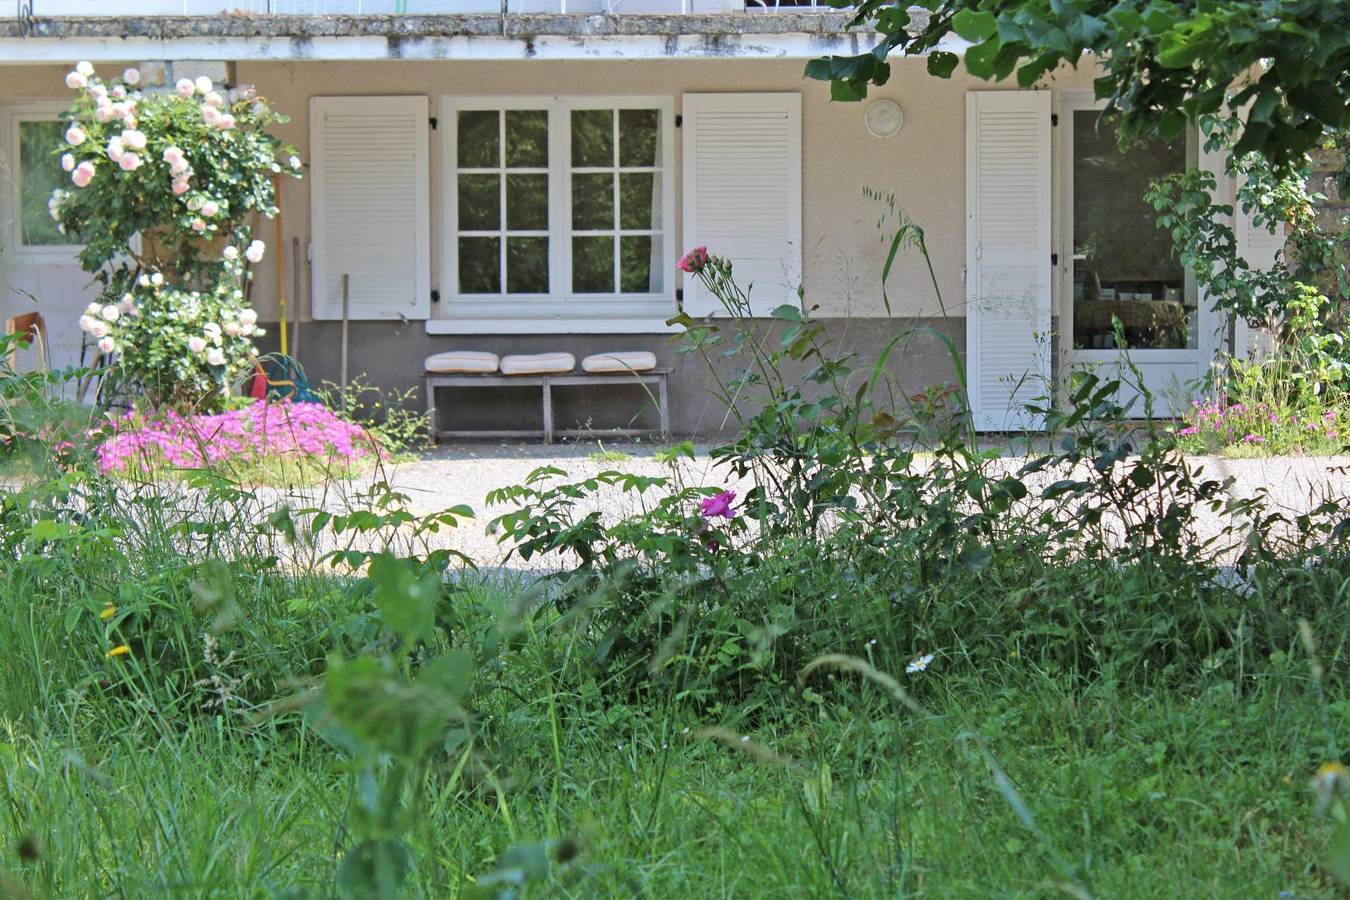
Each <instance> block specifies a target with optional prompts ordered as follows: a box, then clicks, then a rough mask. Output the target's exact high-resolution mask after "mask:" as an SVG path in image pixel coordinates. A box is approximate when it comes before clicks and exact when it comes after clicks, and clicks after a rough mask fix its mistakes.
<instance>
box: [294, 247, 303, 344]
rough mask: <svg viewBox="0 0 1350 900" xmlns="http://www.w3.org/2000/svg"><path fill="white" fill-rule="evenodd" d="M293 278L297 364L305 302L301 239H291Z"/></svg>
mask: <svg viewBox="0 0 1350 900" xmlns="http://www.w3.org/2000/svg"><path fill="white" fill-rule="evenodd" d="M291 278H292V279H293V283H294V286H293V287H292V289H291V298H292V301H293V302H294V303H295V327H294V328H292V329H291V358H292V359H294V360H295V361H296V362H299V361H300V316H301V314H302V313H303V307H304V302H303V300H302V299H301V298H302V294H301V291H300V239H299V238H298V237H293V238H291Z"/></svg>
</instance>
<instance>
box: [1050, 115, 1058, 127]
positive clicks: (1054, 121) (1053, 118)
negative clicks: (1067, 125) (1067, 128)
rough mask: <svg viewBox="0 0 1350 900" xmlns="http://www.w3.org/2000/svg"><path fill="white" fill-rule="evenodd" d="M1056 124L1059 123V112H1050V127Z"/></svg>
mask: <svg viewBox="0 0 1350 900" xmlns="http://www.w3.org/2000/svg"><path fill="white" fill-rule="evenodd" d="M1058 124H1059V113H1051V114H1050V127H1051V128H1053V127H1054V126H1056V125H1058Z"/></svg>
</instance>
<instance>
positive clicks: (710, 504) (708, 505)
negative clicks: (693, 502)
mask: <svg viewBox="0 0 1350 900" xmlns="http://www.w3.org/2000/svg"><path fill="white" fill-rule="evenodd" d="M734 502H736V492H735V491H721V492H719V493H716V494H713V495H712V496H711V497H704V498H703V500H702V501H700V502H699V513H700V514H701V515H702V516H703V518H705V519H716V518H719V517H720V518H723V519H734V518H736V510H734V509H732V508H731V504H732V503H734Z"/></svg>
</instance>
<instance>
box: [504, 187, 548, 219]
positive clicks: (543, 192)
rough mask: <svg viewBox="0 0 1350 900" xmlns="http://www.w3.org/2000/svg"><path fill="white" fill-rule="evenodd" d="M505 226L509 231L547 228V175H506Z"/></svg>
mask: <svg viewBox="0 0 1350 900" xmlns="http://www.w3.org/2000/svg"><path fill="white" fill-rule="evenodd" d="M506 227H507V229H508V230H510V231H547V230H548V176H547V175H507V176H506Z"/></svg>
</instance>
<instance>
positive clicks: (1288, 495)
mask: <svg viewBox="0 0 1350 900" xmlns="http://www.w3.org/2000/svg"><path fill="white" fill-rule="evenodd" d="M658 449H659V447H657V446H652V445H649V444H623V445H617V446H616V445H609V444H606V445H597V444H595V443H584V444H562V445H555V446H542V445H538V444H486V443H484V444H472V443H466V444H456V445H450V446H444V447H441V448H438V449H437V450H436V451H434V452H432V453H428V454H427V455H426V456H425V457H423V458H421V459H418V460H416V461H413V462H405V463H401V464H398V465H393V466H390V467H389V468H388V469H386V470H385V471H383V472H382V473H378V474H377V475H376V476H373V477H374V478H380V477H383V478H386V479H388V481H389V483H390V484H391V485H393V487H394V488H395V489H396V490H398V491H399V492H400V493H403V494H405V495H407V497H408V498H409V501H408V502H409V508H410V511H412V512H414V513H416V514H426V513H432V512H436V511H439V510H443V509H446V508H448V507H451V506H454V505H457V504H466V505H468V506H470V507H472V508H473V509H474V511H475V512H476V513H477V516H478V518H477V520H476V521H472V522H466V523H465V524H464V525H463V526H461V527H460V528H459V529H457V530H456V531H455V532H454V533H453V534H452V535H449V536H448V538H447V543H448V544H449V545H450V546H453V547H454V548H455V549H458V550H460V551H461V552H464V553H466V554H468V555H469V556H470V557H472V558H474V559H475V560H477V561H478V562H479V563H480V564H482V565H485V566H496V565H500V564H501V563H502V561H503V556H504V548H503V547H502V546H501V545H500V544H499V543H498V541H497V538H496V536H494V535H491V534H488V533H486V526H487V523H488V522H489V520H491V519H492V518H493V517H494V516H497V515H500V514H501V513H502V512H505V511H506V508H504V507H497V508H493V507H489V506H487V504H486V503H485V499H484V498H485V495H486V494H487V492H488V491H490V490H492V489H494V488H498V487H503V486H507V485H513V484H521V483H523V482H524V481H525V480H526V479H527V478H528V477H529V475H530V473H531V472H532V471H534V470H535V469H536V468H538V467H540V466H554V467H557V468H559V469H563V470H566V471H567V473H568V476H567V477H566V479H561V480H567V481H575V480H580V479H583V478H586V477H588V476H591V475H595V474H597V473H599V472H602V471H606V470H611V469H612V470H618V471H622V472H631V473H634V474H641V475H653V476H654V475H667V474H669V468H668V467H667V466H666V465H664V464H663V463H661V462H659V461H658V460H657V459H656V458H655V454H656V452H657V450H658ZM616 451H617V452H618V453H622V454H623V455H622V456H618V455H617V454H616ZM706 451H707V448H698V455H697V456H696V458H695V459H693V460H684V461H682V462H681V464H680V471H681V475H682V477H683V478H684V479H685V480H686V482H687V483H689V484H693V485H706V486H718V487H724V486H725V487H732V488H738V489H740V490H741V491H742V492H743V491H744V490H745V489H746V488H747V487H748V485H737V484H735V483H734V482H733V481H732V480H731V479H729V478H728V476H727V475H726V474H725V470H721V469H719V468H717V467H715V466H714V464H713V461H712V460H711V459H709V457H708V456H707V452H706ZM604 454H616V455H604ZM1193 463H1195V464H1196V465H1198V466H1200V467H1202V468H1203V471H1204V473H1205V474H1206V476H1207V477H1214V478H1219V479H1221V480H1222V479H1226V478H1229V477H1231V478H1233V479H1234V484H1233V487H1232V489H1231V493H1232V494H1233V495H1234V496H1235V497H1251V496H1253V494H1255V492H1257V491H1258V490H1260V489H1263V488H1264V489H1265V490H1266V491H1267V492H1268V495H1269V498H1270V501H1271V503H1272V505H1273V506H1274V507H1275V508H1277V509H1280V510H1283V511H1285V512H1287V513H1290V514H1297V513H1299V512H1303V511H1306V510H1308V509H1311V508H1312V507H1314V506H1316V505H1317V504H1318V503H1320V502H1322V500H1323V499H1325V498H1328V497H1333V498H1341V499H1344V498H1346V497H1347V496H1350V457H1331V458H1323V457H1316V458H1314V457H1277V458H1270V459H1222V458H1218V457H1208V458H1203V459H1195V460H1193ZM1021 464H1022V458H1020V457H1017V456H1007V457H1005V458H1003V459H1001V460H998V461H997V462H996V466H997V467H998V468H1000V469H1003V470H1006V471H1013V470H1015V469H1016V468H1018V467H1019V466H1020V465H1021ZM1057 477H1062V476H1061V475H1058V474H1057V475H1053V476H1052V475H1048V474H1047V475H1045V476H1043V477H1042V478H1038V479H1037V480H1038V481H1041V480H1045V481H1047V483H1048V480H1051V479H1053V478H1057ZM371 480H372V479H371V478H367V479H364V480H362V482H361V483H360V485H358V486H359V487H361V488H365V487H368V486H369V484H370V482H371ZM1033 489H1034V488H1033ZM593 507H599V508H603V509H604V510H605V511H606V512H607V513H610V514H613V515H621V514H625V513H629V512H633V511H636V510H637V508H638V501H637V500H635V498H633V497H631V496H629V495H627V494H624V493H623V492H621V491H620V490H619V489H618V488H601V490H600V491H599V492H598V496H597V500H596V502H595V503H593V504H590V505H588V506H587V507H586V508H593ZM1218 525H1219V522H1218V520H1217V519H1216V518H1215V517H1214V516H1212V515H1211V514H1209V513H1208V512H1207V511H1206V512H1203V513H1202V523H1201V526H1200V529H1201V531H1202V533H1203V532H1212V531H1213V530H1216V529H1217V528H1218ZM541 564H547V563H541ZM555 564H556V563H555ZM512 565H513V566H520V565H521V564H520V562H519V561H518V560H514V561H512Z"/></svg>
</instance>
